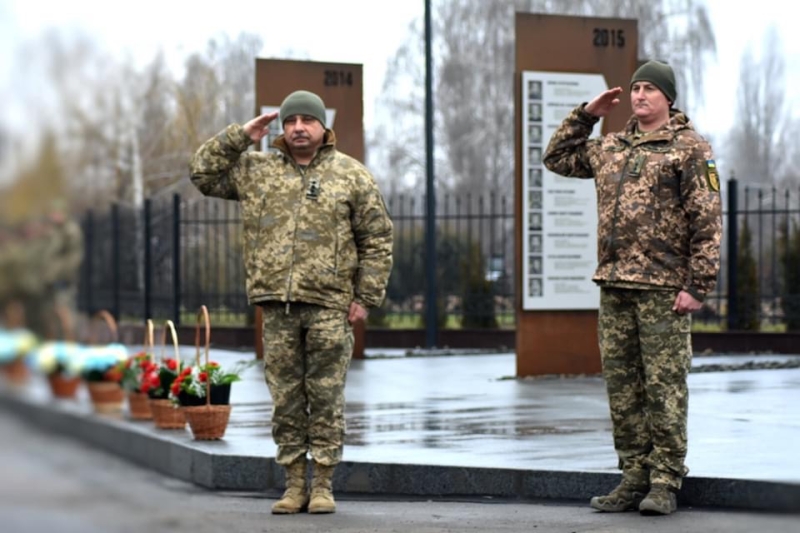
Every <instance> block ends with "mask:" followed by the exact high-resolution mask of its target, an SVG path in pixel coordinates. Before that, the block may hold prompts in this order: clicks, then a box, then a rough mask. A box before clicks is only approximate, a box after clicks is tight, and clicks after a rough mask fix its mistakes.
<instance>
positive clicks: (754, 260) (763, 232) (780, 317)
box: [79, 180, 800, 331]
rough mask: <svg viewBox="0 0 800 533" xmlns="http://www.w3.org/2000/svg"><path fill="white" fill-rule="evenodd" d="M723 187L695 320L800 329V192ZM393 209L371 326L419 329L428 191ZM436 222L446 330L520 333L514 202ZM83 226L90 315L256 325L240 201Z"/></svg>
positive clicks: (487, 201) (194, 201)
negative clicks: (716, 249) (715, 254)
mask: <svg viewBox="0 0 800 533" xmlns="http://www.w3.org/2000/svg"><path fill="white" fill-rule="evenodd" d="M725 186H726V187H725V190H724V191H723V192H724V193H725V194H724V197H723V200H724V203H725V209H724V232H723V246H722V259H721V260H722V263H721V268H720V277H719V282H718V284H717V287H716V289H715V290H714V292H713V293H712V294H711V295H709V297H708V298H707V300H706V302H705V305H704V307H703V309H702V310H701V312H699V313H698V314H697V315H696V318H695V324H696V325H697V327H699V328H708V329H712V330H721V329H728V330H738V329H759V328H760V329H764V330H770V331H780V330H782V329H786V327H787V325H788V326H789V328H790V329H792V328H794V327H798V328H800V326H797V325H796V323H795V322H793V320H795V319H794V314H795V313H796V314H800V286H798V285H799V284H800V274H798V273H800V190H796V191H792V190H782V191H779V190H777V189H769V190H763V189H753V188H742V189H740V187H739V185H738V184H737V182H736V181H735V180H729V181H728V182H727V183H726V184H725ZM388 207H389V211H390V213H391V215H392V220H393V222H394V226H395V245H394V259H395V265H394V269H393V272H392V276H391V279H390V282H389V287H388V289H387V300H386V303H385V305H384V306H383V308H382V309H381V310H379V311H378V312H375V311H374V312H373V313H372V314H371V316H370V320H371V325H372V327H388V328H420V329H421V328H424V327H425V324H424V317H425V314H424V310H425V297H424V295H425V255H426V254H425V224H424V222H425V209H424V208H425V203H424V198H421V199H415V198H411V197H402V196H401V197H396V198H391V199H390V201H389V202H388ZM436 222H437V224H436V228H437V260H436V265H437V269H438V283H437V286H438V292H439V297H438V298H439V301H438V302H437V308H438V310H439V317H438V321H439V327H440V328H462V327H463V328H514V326H515V311H514V310H515V298H516V295H515V294H514V291H515V284H514V281H513V280H514V279H515V275H516V273H515V261H514V244H515V242H514V235H515V233H514V210H513V203H512V202H511V201H510V200H509V199H507V198H505V197H500V196H498V195H488V196H486V197H477V196H471V195H464V196H458V197H455V196H443V197H441V198H440V200H439V205H438V206H437V220H436ZM83 225H84V233H85V244H86V251H85V252H86V254H85V255H86V260H85V261H84V264H83V267H82V276H81V285H80V291H79V306H80V307H81V309H82V310H84V311H88V312H92V311H95V310H97V309H100V308H104V309H109V310H110V311H111V312H112V313H113V314H114V315H115V316H116V317H117V319H123V320H125V319H128V320H134V321H143V320H144V318H145V317H149V318H153V319H156V320H163V319H167V318H170V319H172V320H174V321H176V323H193V322H194V320H195V311H196V309H198V308H199V307H200V305H201V304H204V305H206V306H207V307H208V308H209V310H210V311H211V313H212V317H213V320H214V323H215V324H217V325H222V326H224V325H247V324H251V323H252V322H253V319H254V314H253V309H252V308H251V307H250V306H248V305H247V297H246V294H245V273H244V266H243V265H244V262H243V258H242V246H241V239H242V229H241V219H240V213H239V208H238V205H237V204H236V203H234V202H226V201H222V200H216V199H207V198H194V197H193V198H191V199H189V198H181V197H179V196H174V197H172V198H171V199H166V200H164V199H150V200H146V201H145V203H144V205H143V206H142V207H141V208H138V209H136V208H132V207H128V206H122V205H114V206H113V207H112V208H111V209H110V210H107V211H105V212H94V211H90V212H88V213H87V214H86V217H85V219H84V220H83ZM743 245H745V247H743ZM745 249H746V250H749V253H747V254H745V253H743V252H744V250H745ZM796 322H800V317H798V318H797V320H796Z"/></svg>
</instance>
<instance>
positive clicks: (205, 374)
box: [197, 372, 208, 383]
mask: <svg viewBox="0 0 800 533" xmlns="http://www.w3.org/2000/svg"><path fill="white" fill-rule="evenodd" d="M197 377H198V379H200V383H205V382H206V380H207V379H208V372H200V374H199V375H198V376H197Z"/></svg>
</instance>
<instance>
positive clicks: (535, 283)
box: [528, 278, 544, 298]
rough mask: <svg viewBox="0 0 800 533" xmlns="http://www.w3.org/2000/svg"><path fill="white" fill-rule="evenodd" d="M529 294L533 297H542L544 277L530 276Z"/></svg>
mask: <svg viewBox="0 0 800 533" xmlns="http://www.w3.org/2000/svg"><path fill="white" fill-rule="evenodd" d="M528 295H529V296H530V297H531V298H541V297H542V296H544V295H543V294H542V278H528Z"/></svg>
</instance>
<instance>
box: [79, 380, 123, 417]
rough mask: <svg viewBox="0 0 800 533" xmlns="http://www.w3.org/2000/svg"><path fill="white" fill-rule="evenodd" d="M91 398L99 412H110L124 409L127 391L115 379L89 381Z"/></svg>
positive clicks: (87, 384) (96, 410)
mask: <svg viewBox="0 0 800 533" xmlns="http://www.w3.org/2000/svg"><path fill="white" fill-rule="evenodd" d="M86 386H87V388H88V389H89V398H91V400H92V405H93V406H94V410H95V412H97V413H102V414H108V413H118V412H121V411H122V404H123V402H124V401H125V391H123V390H122V387H120V386H119V383H117V382H115V381H89V382H87V383H86Z"/></svg>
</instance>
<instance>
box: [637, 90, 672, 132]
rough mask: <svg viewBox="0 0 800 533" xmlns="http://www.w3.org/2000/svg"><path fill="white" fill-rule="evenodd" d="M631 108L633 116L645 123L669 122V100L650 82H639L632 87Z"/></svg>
mask: <svg viewBox="0 0 800 533" xmlns="http://www.w3.org/2000/svg"><path fill="white" fill-rule="evenodd" d="M631 108H632V109H633V114H634V115H636V117H637V118H638V119H639V120H640V121H642V122H645V123H658V122H666V121H667V120H669V100H667V97H666V96H664V93H662V92H661V90H660V89H659V88H658V87H656V86H655V85H653V84H652V83H650V82H649V81H637V82H636V83H634V84H633V85H631Z"/></svg>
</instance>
